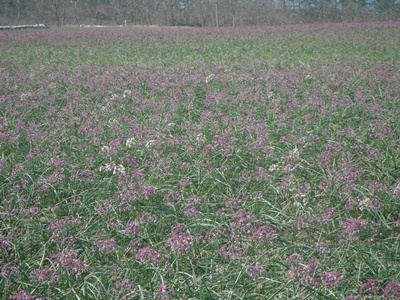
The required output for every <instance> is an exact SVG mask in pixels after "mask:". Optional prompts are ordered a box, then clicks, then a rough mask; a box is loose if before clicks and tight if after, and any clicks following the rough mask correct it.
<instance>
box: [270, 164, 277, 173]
mask: <svg viewBox="0 0 400 300" xmlns="http://www.w3.org/2000/svg"><path fill="white" fill-rule="evenodd" d="M278 169H279V166H278V165H276V164H272V165H270V166H269V168H268V171H270V172H273V171H276V170H278Z"/></svg>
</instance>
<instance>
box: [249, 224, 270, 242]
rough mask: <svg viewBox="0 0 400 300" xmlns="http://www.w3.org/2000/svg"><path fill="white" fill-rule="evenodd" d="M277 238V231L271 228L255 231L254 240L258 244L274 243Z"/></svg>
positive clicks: (261, 227)
mask: <svg viewBox="0 0 400 300" xmlns="http://www.w3.org/2000/svg"><path fill="white" fill-rule="evenodd" d="M275 238H276V231H275V229H273V228H272V227H270V226H266V225H263V226H260V227H258V228H256V229H255V230H253V240H254V241H256V242H272V241H273V240H274V239H275Z"/></svg>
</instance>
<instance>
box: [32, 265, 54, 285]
mask: <svg viewBox="0 0 400 300" xmlns="http://www.w3.org/2000/svg"><path fill="white" fill-rule="evenodd" d="M30 277H31V279H32V280H34V281H39V282H48V283H54V282H58V281H59V280H60V276H58V275H57V270H56V269H55V268H49V269H36V270H34V271H32V272H31V274H30Z"/></svg>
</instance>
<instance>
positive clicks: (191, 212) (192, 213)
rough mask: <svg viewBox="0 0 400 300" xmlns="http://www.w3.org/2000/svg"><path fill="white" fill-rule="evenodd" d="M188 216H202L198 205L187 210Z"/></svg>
mask: <svg viewBox="0 0 400 300" xmlns="http://www.w3.org/2000/svg"><path fill="white" fill-rule="evenodd" d="M185 215H186V217H194V218H198V217H199V216H200V212H199V211H198V210H197V208H196V207H194V206H193V207H191V208H189V209H188V210H186V212H185Z"/></svg>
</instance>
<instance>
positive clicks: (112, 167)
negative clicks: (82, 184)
mask: <svg viewBox="0 0 400 300" xmlns="http://www.w3.org/2000/svg"><path fill="white" fill-rule="evenodd" d="M99 171H100V172H112V173H113V175H115V174H117V173H120V174H122V175H125V167H124V166H123V165H118V166H117V165H116V164H115V163H114V162H112V163H109V164H105V165H104V166H101V167H100V168H99Z"/></svg>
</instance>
